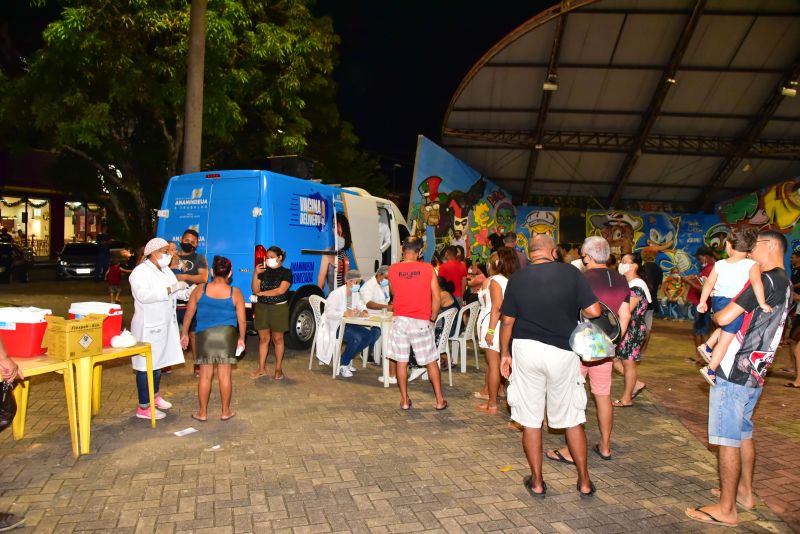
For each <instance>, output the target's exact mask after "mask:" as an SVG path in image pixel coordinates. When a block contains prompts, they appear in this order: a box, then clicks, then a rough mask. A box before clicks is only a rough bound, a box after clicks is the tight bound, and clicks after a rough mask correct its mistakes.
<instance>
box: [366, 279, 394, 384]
mask: <svg viewBox="0 0 800 534" xmlns="http://www.w3.org/2000/svg"><path fill="white" fill-rule="evenodd" d="M359 295H360V297H361V300H362V301H363V302H364V304H365V305H366V307H367V309H368V310H376V311H382V310H386V312H390V311H392V305H391V304H389V297H390V293H389V266H388V265H382V266H381V267H380V268H379V269H378V270H377V271H376V272H375V276H373V277H372V278H370V279H369V280H367V281H366V282H364V285H363V286H361V290H360V291H359ZM386 312H384V313H386ZM374 347H375V345H371V346H370V348H369V355H370V356H372V353H373V350H374ZM378 380H379V381H381V382H383V376H379V377H378ZM389 383H390V384H396V383H397V364H396V363H395V362H393V361H390V362H389Z"/></svg>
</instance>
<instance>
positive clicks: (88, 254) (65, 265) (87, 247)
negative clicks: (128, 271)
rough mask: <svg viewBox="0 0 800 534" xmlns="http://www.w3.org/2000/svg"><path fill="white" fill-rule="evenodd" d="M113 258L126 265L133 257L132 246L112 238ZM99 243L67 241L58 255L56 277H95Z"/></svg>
mask: <svg viewBox="0 0 800 534" xmlns="http://www.w3.org/2000/svg"><path fill="white" fill-rule="evenodd" d="M109 246H110V248H111V259H116V260H118V261H119V262H120V264H122V265H126V264H127V263H128V261H129V260H130V258H131V254H132V253H131V251H130V247H129V245H128V244H127V243H125V242H123V241H117V240H112V241H111V243H110V244H109ZM98 247H99V245H98V244H97V243H94V242H92V243H67V244H66V245H64V248H63V250H62V251H61V254H59V256H58V262H57V265H58V267H57V270H56V278H57V279H58V280H67V279H72V278H94V276H95V269H96V268H97V250H98Z"/></svg>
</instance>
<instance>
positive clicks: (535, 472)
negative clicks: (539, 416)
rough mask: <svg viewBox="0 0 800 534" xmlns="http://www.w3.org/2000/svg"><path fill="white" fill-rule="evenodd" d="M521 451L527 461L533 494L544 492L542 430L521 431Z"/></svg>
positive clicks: (525, 429)
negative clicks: (523, 452)
mask: <svg viewBox="0 0 800 534" xmlns="http://www.w3.org/2000/svg"><path fill="white" fill-rule="evenodd" d="M522 450H523V451H525V457H526V458H527V459H528V465H529V466H530V468H531V488H532V489H533V491H534V492H535V493H541V492H542V491H544V480H543V479H542V429H541V428H528V427H523V429H522Z"/></svg>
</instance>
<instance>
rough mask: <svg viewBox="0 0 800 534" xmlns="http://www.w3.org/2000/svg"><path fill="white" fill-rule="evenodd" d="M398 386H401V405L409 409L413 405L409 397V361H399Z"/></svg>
mask: <svg viewBox="0 0 800 534" xmlns="http://www.w3.org/2000/svg"><path fill="white" fill-rule="evenodd" d="M428 374H430V373H428ZM397 387H399V388H400V407H401V408H402V409H404V410H407V409H409V408H410V407H411V401H410V400H409V398H408V362H397Z"/></svg>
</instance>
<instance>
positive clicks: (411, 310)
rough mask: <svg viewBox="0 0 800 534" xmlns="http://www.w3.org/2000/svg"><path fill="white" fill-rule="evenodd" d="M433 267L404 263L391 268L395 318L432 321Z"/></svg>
mask: <svg viewBox="0 0 800 534" xmlns="http://www.w3.org/2000/svg"><path fill="white" fill-rule="evenodd" d="M431 280H433V267H432V266H431V264H430V263H423V262H421V261H404V262H401V263H395V264H394V265H392V266H390V267H389V283H390V284H391V285H392V294H393V296H394V301H393V310H394V316H395V317H411V318H412V319H421V320H423V321H429V320H430V319H431Z"/></svg>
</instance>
